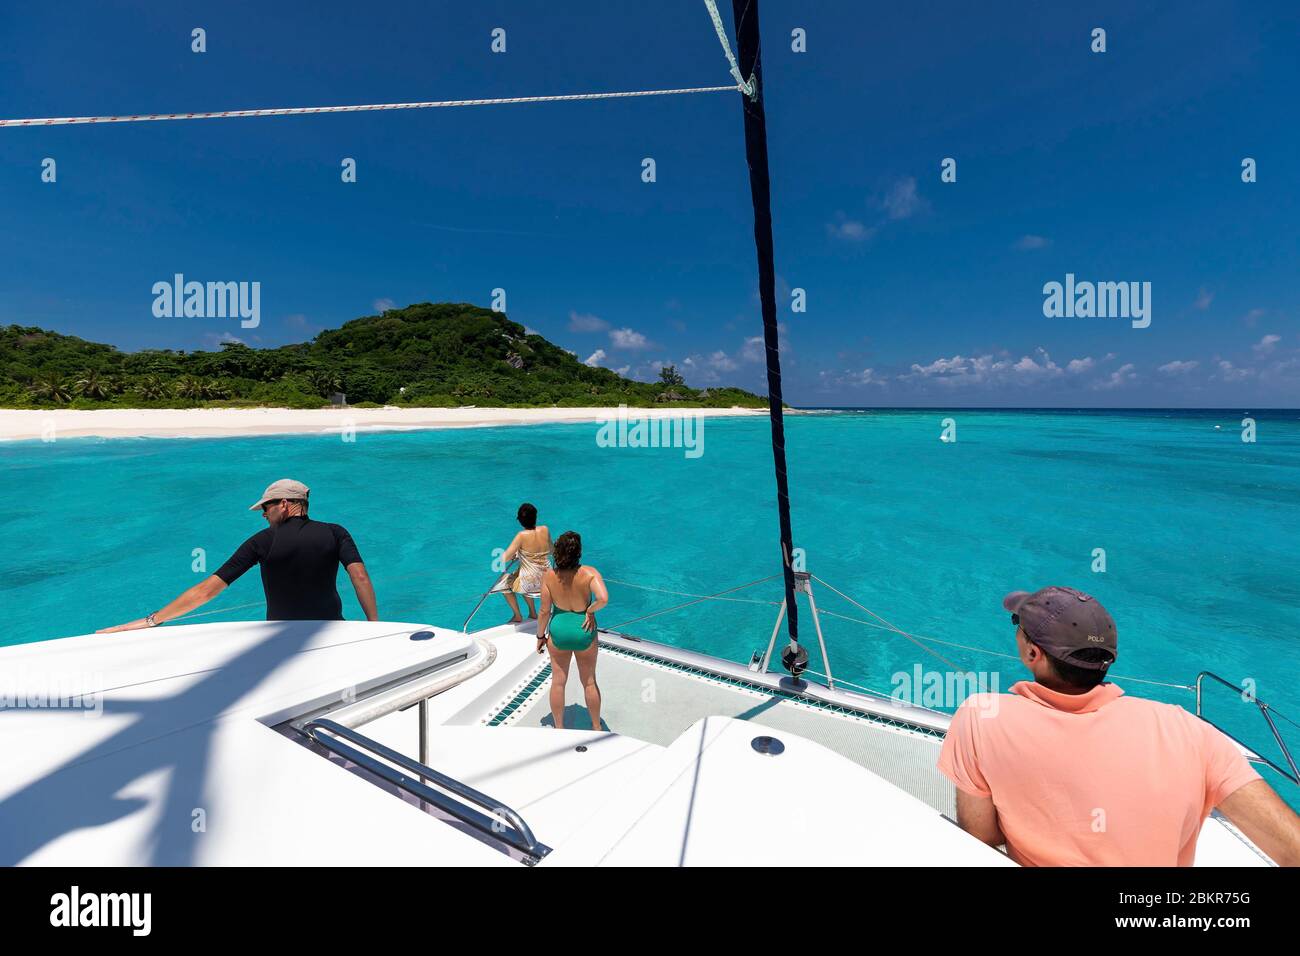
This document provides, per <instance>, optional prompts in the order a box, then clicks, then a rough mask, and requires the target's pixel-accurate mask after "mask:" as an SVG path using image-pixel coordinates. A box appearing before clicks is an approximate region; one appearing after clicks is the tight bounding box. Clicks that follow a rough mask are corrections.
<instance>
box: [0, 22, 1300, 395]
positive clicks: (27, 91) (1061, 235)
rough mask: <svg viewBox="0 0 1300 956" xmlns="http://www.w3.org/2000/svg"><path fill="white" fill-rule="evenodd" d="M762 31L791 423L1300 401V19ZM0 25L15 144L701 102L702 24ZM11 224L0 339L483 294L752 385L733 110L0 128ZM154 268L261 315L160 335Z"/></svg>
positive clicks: (97, 134) (210, 342)
mask: <svg viewBox="0 0 1300 956" xmlns="http://www.w3.org/2000/svg"><path fill="white" fill-rule="evenodd" d="M720 6H721V7H722V8H723V13H724V18H725V20H726V22H727V24H728V27H729V28H730V3H729V2H725V0H724V2H723V3H722V4H720ZM1085 8H1091V9H1090V10H1088V11H1087V12H1085ZM194 27H203V28H204V29H206V31H207V42H208V52H206V53H204V54H195V53H192V52H191V51H190V31H191V29H192V28H194ZM494 27H503V28H504V29H505V30H506V31H507V33H506V37H507V52H506V53H504V54H493V53H492V52H491V50H490V40H491V38H490V32H491V30H492V29H493V28H494ZM796 27H801V28H803V29H805V30H806V31H807V47H808V50H807V52H806V53H802V54H800V53H795V52H792V51H791V49H790V33H791V30H792V29H794V28H796ZM1094 27H1104V28H1105V29H1106V30H1107V47H1108V50H1107V52H1106V53H1104V54H1094V53H1092V52H1091V51H1090V43H1091V39H1090V32H1091V30H1092V29H1093V28H1094ZM763 33H764V44H765V69H766V71H767V94H768V100H767V109H768V123H769V136H770V140H771V153H772V173H773V184H772V185H773V195H774V215H775V224H776V255H777V272H778V275H779V287H780V288H779V293H780V295H781V297H782V298H781V300H780V304H781V305H782V324H783V326H784V330H785V346H786V355H785V362H786V373H787V380H788V382H787V396H788V397H789V398H790V400H792V401H793V402H795V403H797V404H806V405H812V404H842V405H863V404H877V405H914V404H922V405H943V406H948V405H953V406H956V405H1010V406H1015V405H1066V406H1094V405H1097V406H1138V405H1159V406H1163V405H1168V406H1184V405H1225V406H1229V407H1241V408H1242V409H1243V410H1249V409H1250V408H1251V407H1261V406H1265V405H1273V406H1296V405H1297V404H1300V323H1298V322H1297V309H1298V307H1300V301H1298V297H1297V283H1296V275H1297V265H1300V228H1298V224H1300V115H1298V114H1300V108H1298V107H1297V105H1296V88H1297V66H1296V64H1297V62H1300V39H1298V38H1300V6H1297V5H1296V4H1294V3H1290V2H1287V3H1282V2H1227V0H1207V2H1194V0H1189V2H1179V3H1153V4H1147V3H1133V2H1125V3H1091V4H1078V3H1064V2H1042V0H1033V2H999V3H996V4H972V3H969V2H964V0H963V2H958V0H945V2H934V3H908V4H861V3H848V2H829V0H827V2H818V3H795V2H791V0H764V3H763ZM0 35H2V36H3V37H4V40H5V42H4V43H3V44H0V114H2V115H3V116H4V117H6V118H8V117H25V116H51V115H56V116H61V115H69V114H73V115H86V114H111V113H121V112H131V113H134V112H150V111H160V112H173V111H190V110H193V111H201V110H218V109H226V108H250V107H259V106H307V105H327V104H351V103H373V102H389V101H409V100H419V99H442V98H462V97H487V96H511V95H519V94H539V93H567V92H579V91H604V90H630V89H651V88H663V87H679V86H705V85H721V84H725V83H727V82H729V77H728V73H727V69H726V63H725V61H724V59H723V58H722V55H721V50H720V47H719V45H718V42H717V40H716V38H715V36H714V34H713V31H712V28H711V26H710V23H709V20H708V17H707V15H706V13H705V10H704V7H703V4H702V3H701V2H699V0H656V2H654V3H645V2H642V3H633V2H630V0H628V2H625V0H599V2H598V0H581V2H579V0H555V2H547V3H541V2H522V0H513V2H505V0H476V2H474V3H468V2H458V3H448V2H434V0H430V2H422V3H409V4H397V3H392V4H388V3H386V4H355V3H347V4H341V3H331V2H320V3H306V2H301V0H296V2H287V3H274V4H271V3H265V2H261V3H251V2H230V3H222V4H213V3H206V4H200V3H188V2H171V3H166V4H161V3H143V2H138V3H137V2H116V3H112V4H104V3H57V4H22V5H6V7H5V8H4V9H3V10H2V11H0ZM45 157H52V158H54V159H55V160H56V161H57V164H58V166H57V171H58V181H57V183H55V184H46V183H42V182H41V180H40V172H41V161H42V159H44V158H45ZM344 157H352V158H355V159H356V160H357V163H358V182H357V183H355V184H344V183H342V182H341V181H340V162H341V161H342V159H343V158H344ZM645 157H652V158H654V160H655V161H656V164H657V182H654V183H650V184H647V183H643V182H642V181H641V162H642V159H643V158H645ZM945 157H953V158H955V159H956V160H957V182H956V183H943V182H941V181H940V163H941V161H942V160H943V159H944V158H945ZM1244 157H1252V158H1254V159H1256V160H1257V162H1258V182H1256V183H1253V184H1244V183H1242V181H1241V161H1242V159H1243V158H1244ZM0 200H2V202H3V214H4V219H5V228H4V230H3V233H0V322H3V323H6V324H7V323H11V322H12V323H20V324H25V325H39V326H44V327H46V328H52V329H55V330H58V331H61V332H66V333H71V334H76V335H80V336H83V337H86V338H90V339H94V340H99V341H106V342H111V343H113V344H115V345H118V346H120V347H122V348H126V349H137V348H142V347H147V346H156V347H173V348H186V349H193V348H201V347H208V348H211V347H214V343H216V342H217V341H219V340H220V339H221V338H223V337H228V336H231V335H235V336H238V337H240V338H241V339H243V340H245V341H247V342H249V344H253V345H278V344H283V343H287V342H294V341H301V340H303V339H305V338H308V337H310V335H311V334H313V333H314V332H315V331H316V330H319V329H322V328H328V327H333V326H337V325H339V324H340V323H342V322H344V321H346V320H348V319H351V318H355V317H356V316H358V315H366V314H371V313H373V312H375V311H376V310H377V309H378V308H383V307H384V305H385V303H394V304H397V305H404V304H407V303H409V302H415V301H425V300H431V301H439V300H454V301H468V302H475V303H479V304H482V305H487V304H489V297H490V294H491V290H492V289H493V288H496V287H501V288H504V289H505V290H506V293H507V306H508V312H509V314H510V316H511V318H513V319H515V320H516V321H519V322H521V323H524V324H525V325H527V326H529V327H530V328H533V329H535V330H537V331H539V332H541V333H542V334H544V335H546V336H547V337H548V338H550V339H552V340H554V341H556V342H558V343H559V344H561V345H563V346H565V347H566V348H569V349H571V350H573V351H574V352H575V353H576V354H578V356H579V357H580V358H582V359H584V360H586V359H589V358H590V359H591V360H592V361H598V362H600V363H602V364H605V365H607V366H609V367H611V368H616V369H620V370H621V369H623V368H626V369H627V373H628V374H632V375H635V376H638V377H642V378H647V377H652V376H653V375H654V371H655V368H656V366H657V363H661V362H671V363H675V364H677V365H678V366H679V368H683V369H684V370H685V372H686V375H687V379H688V381H689V382H690V383H691V384H694V385H706V384H710V383H714V382H720V381H721V382H727V383H733V384H738V385H743V386H746V387H750V388H754V389H761V387H762V384H763V377H762V369H761V364H760V363H759V362H758V361H757V359H758V357H759V350H758V349H756V348H755V347H754V343H753V342H752V341H751V340H752V339H754V337H756V336H758V335H760V334H761V328H760V320H759V316H758V302H757V296H756V279H755V275H756V270H755V262H754V250H753V243H752V218H751V216H752V214H751V209H750V206H749V192H748V182H747V178H746V168H745V163H744V148H743V132H742V126H741V120H740V107H739V103H738V102H737V99H736V97H735V96H733V95H732V94H707V95H697V96H690V97H684V96H683V97H665V98H659V99H653V100H651V99H645V100H622V101H611V102H587V103H574V104H556V105H530V106H509V107H490V108H477V109H465V110H438V111H410V112H400V113H369V114H350V115H333V116H318V117H301V118H297V117H295V118H284V119H254V120H219V121H204V122H185V123H146V124H131V125H124V126H115V127H91V126H71V127H62V128H44V129H0ZM177 272H180V273H183V274H184V275H185V276H186V277H187V278H189V279H197V280H200V281H207V280H221V281H227V280H234V281H237V280H243V281H258V282H260V283H261V287H262V324H261V326H260V327H259V328H257V329H255V330H242V329H240V328H239V327H238V323H237V322H235V321H233V320H221V319H158V318H155V317H154V316H153V314H152V311H151V306H152V302H153V296H152V294H151V291H150V290H151V287H152V285H153V283H155V282H158V281H160V280H170V278H171V277H172V275H173V274H175V273H177ZM1066 273H1074V274H1075V275H1076V276H1077V277H1078V278H1079V279H1080V280H1085V279H1086V280H1093V281H1139V282H1150V283H1151V289H1152V292H1151V306H1152V308H1151V318H1152V322H1151V325H1150V327H1149V328H1146V329H1134V328H1132V327H1131V324H1130V322H1129V321H1127V320H1124V319H1099V318H1091V319H1083V318H1046V317H1045V316H1044V315H1043V308H1042V306H1043V292H1042V288H1043V284H1044V283H1046V282H1049V281H1053V280H1055V281H1064V278H1065V275H1066ZM791 288H803V289H805V290H806V292H807V303H808V308H807V312H806V313H798V314H796V313H793V312H791V310H790V307H789V303H790V299H789V290H790V289H791ZM1072 363H1073V364H1072Z"/></svg>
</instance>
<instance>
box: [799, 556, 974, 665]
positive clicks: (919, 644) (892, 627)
mask: <svg viewBox="0 0 1300 956" xmlns="http://www.w3.org/2000/svg"><path fill="white" fill-rule="evenodd" d="M813 580H814V581H816V582H817V583H818V584H820V585H822V587H825V588H828V589H829V590H831V591H833V592H834V593H836V594H838V595H839V596H840V597H842V598H844V600H846V601H848V602H849V603H850V604H852V605H853V606H854V607H857V608H859V609H861V610H863V611H866V612H867V613H868V614H870V615H871V616H872V617H874V618H875V619H876V620H878V621H880V622H881V623H883V624H887V625H889V628H890V630H893V631H896V632H897V633H899V634H901V635H903V636H904V637H905V638H907V639H908V640H909V641H911V642H912V643H913V644H915V645H916V646H917V647H919V648H921V650H923V651H925V652H926V653H927V654H933V655H934V656H935V657H937V658H938V659H939V660H941V661H943V662H944V663H945V664H947V665H948V666H949V667H951V668H952V669H953V670H954V671H956V672H957V673H959V674H964V673H966V668H964V667H960V666H958V665H957V664H954V663H953V662H952V661H950V660H948V658H946V657H944V656H943V655H942V654H940V653H939V652H938V651H936V650H934V648H932V647H928V646H927V645H925V644H923V643H922V642H921V641H919V640H917V639H916V638H915V637H913V636H912V635H911V634H908V633H907V631H905V630H903V629H902V628H901V627H898V626H896V625H894V624H890V623H889V622H888V621H886V620H885V619H884V618H883V617H881V616H880V615H879V614H877V613H876V612H875V611H873V610H871V608H869V607H866V606H865V605H863V604H859V603H858V602H857V601H855V600H853V598H851V597H849V596H848V595H847V594H845V593H844V592H843V591H841V590H839V589H838V588H836V587H833V586H832V585H830V584H827V583H826V582H825V581H823V580H822V579H821V578H819V577H817V575H815V574H814V575H813Z"/></svg>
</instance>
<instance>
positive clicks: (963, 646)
mask: <svg viewBox="0 0 1300 956" xmlns="http://www.w3.org/2000/svg"><path fill="white" fill-rule="evenodd" d="M818 580H820V579H818ZM822 583H823V584H825V582H824V581H823V582H822ZM826 586H827V587H830V585H829V584H827V585H826ZM832 590H834V589H833V588H832ZM819 610H820V612H821V614H822V615H823V616H825V617H837V618H839V619H840V620H841V621H852V622H853V623H854V624H861V625H863V626H864V627H874V628H877V629H878V630H881V631H897V630H898V629H897V628H894V627H885V626H884V625H883V624H876V623H875V622H874V621H864V620H862V618H860V617H849V616H848V615H847V614H837V613H836V612H835V611H828V610H826V609H825V608H820V609H819ZM912 636H913V637H915V638H916V639H917V640H920V641H929V642H930V643H931V644H942V645H943V646H945V647H956V648H959V649H960V650H963V651H975V652H976V653H979V654H988V655H989V656H990V657H1002V658H1005V659H1006V660H1009V661H1018V660H1020V658H1019V657H1017V656H1016V655H1015V654H1005V653H1003V652H1002V651H991V650H989V649H988V648H987V647H976V646H974V645H972V644H958V643H956V642H955V641H943V640H940V639H939V638H937V637H926V636H924V635H912ZM1108 676H1109V677H1110V678H1111V679H1112V680H1127V681H1133V682H1134V683H1138V684H1155V685H1157V686H1159V687H1172V688H1173V689H1175V690H1196V688H1195V687H1190V686H1188V685H1187V684H1171V683H1169V682H1168V681H1163V680H1149V679H1147V678H1145V677H1125V676H1124V675H1122V674H1110V675H1108ZM836 681H837V682H839V678H838V677H837V678H836Z"/></svg>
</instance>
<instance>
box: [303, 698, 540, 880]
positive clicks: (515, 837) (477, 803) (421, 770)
mask: <svg viewBox="0 0 1300 956" xmlns="http://www.w3.org/2000/svg"><path fill="white" fill-rule="evenodd" d="M302 730H303V733H305V734H306V735H307V736H308V737H309V738H310V739H311V740H312V741H314V742H315V743H317V744H319V745H320V746H322V747H324V748H325V749H326V750H329V751H331V752H332V753H335V754H337V755H338V756H340V757H343V758H344V759H346V760H350V761H351V762H352V763H354V764H356V765H357V766H358V767H361V768H363V769H365V770H367V771H369V772H370V773H372V774H374V775H375V776H377V777H379V778H381V779H383V780H385V781H387V782H388V783H391V784H392V785H393V786H395V787H397V788H398V789H399V790H402V791H405V792H406V793H409V794H411V796H413V797H416V798H417V799H419V800H420V801H421V802H422V803H424V804H428V805H430V806H433V807H436V808H438V809H439V810H441V811H442V812H443V813H446V814H447V815H449V816H451V817H453V818H455V819H457V820H459V821H461V822H462V823H464V824H466V825H468V826H470V827H473V828H474V829H475V830H478V831H479V832H480V833H482V834H484V835H485V836H487V837H489V838H490V839H492V840H494V841H497V842H500V843H504V844H506V845H507V846H509V847H511V848H513V849H514V850H517V851H518V852H519V853H521V854H522V855H523V862H524V863H526V864H528V865H529V866H532V865H533V864H535V863H537V862H538V861H540V860H541V859H542V857H544V856H546V855H547V854H548V853H550V852H551V850H550V847H548V846H546V845H544V844H542V843H540V842H538V840H537V838H536V837H535V836H534V835H533V831H532V830H531V829H530V828H529V826H528V824H527V823H525V822H524V819H523V817H521V816H520V815H519V814H518V813H517V812H515V811H514V810H512V809H511V808H510V807H508V806H506V805H505V804H503V803H502V802H501V801H499V800H494V799H493V798H492V797H489V796H488V795H487V794H485V793H482V792H481V791H478V790H475V789H474V788H473V787H471V786H469V785H468V784H466V783H462V782H461V781H459V780H457V779H456V778H454V777H449V776H447V775H446V774H445V773H441V772H439V771H437V770H435V769H433V768H432V767H430V766H428V765H426V764H423V763H420V762H419V761H418V760H413V759H412V758H410V757H408V756H406V755H405V754H402V753H399V752H397V751H396V750H393V749H392V748H391V747H386V746H384V745H383V744H381V743H379V741H377V740H373V739H371V738H370V737H367V736H365V735H364V734H361V733H358V732H357V731H355V730H352V729H351V728H348V727H344V726H343V725H342V724H340V723H338V722H337V721H333V720H329V719H326V718H319V719H317V720H313V721H311V722H310V723H307V724H305V725H304V726H303V728H302ZM377 758H382V759H377ZM384 761H387V763H385V762H384ZM393 764H396V766H392V765H393ZM399 768H400V769H399ZM426 781H428V782H426ZM430 783H432V784H433V786H430V785H429V784H430ZM435 787H436V788H439V789H435ZM457 798H458V799H457ZM467 804H473V806H469V805H467ZM476 807H477V808H479V809H476ZM482 811H487V812H486V813H485V812H482Z"/></svg>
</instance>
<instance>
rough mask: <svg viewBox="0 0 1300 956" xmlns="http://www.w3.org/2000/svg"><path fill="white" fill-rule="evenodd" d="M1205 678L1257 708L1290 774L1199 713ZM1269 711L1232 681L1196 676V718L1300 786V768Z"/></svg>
mask: <svg viewBox="0 0 1300 956" xmlns="http://www.w3.org/2000/svg"><path fill="white" fill-rule="evenodd" d="M1207 677H1208V678H1210V679H1211V680H1215V681H1218V682H1219V683H1220V684H1222V685H1223V686H1224V687H1227V688H1229V689H1231V690H1234V691H1236V692H1237V693H1238V694H1240V695H1241V699H1242V701H1243V702H1245V703H1251V704H1254V705H1255V706H1256V707H1258V708H1259V712H1260V713H1261V714H1263V716H1264V721H1265V723H1267V724H1268V729H1269V730H1270V731H1272V733H1273V739H1274V740H1275V741H1276V742H1277V745H1278V747H1279V748H1280V749H1281V751H1282V756H1283V758H1284V759H1285V760H1286V762H1287V765H1288V766H1289V767H1290V768H1291V772H1290V773H1288V772H1287V771H1285V770H1283V769H1282V768H1281V767H1279V766H1278V765H1277V764H1275V763H1274V762H1273V761H1271V760H1269V759H1268V758H1267V757H1265V756H1263V755H1262V754H1260V753H1258V752H1256V751H1255V748H1254V747H1251V746H1250V745H1249V744H1246V743H1243V742H1242V741H1240V740H1237V738H1236V737H1233V735H1232V734H1229V733H1228V732H1227V731H1226V730H1224V729H1223V728H1222V727H1219V725H1218V724H1215V723H1214V721H1212V720H1210V719H1209V718H1208V717H1206V716H1205V715H1204V714H1203V713H1202V712H1201V684H1202V683H1203V682H1204V680H1205V678H1207ZM1270 709H1271V708H1270V707H1269V706H1268V704H1266V703H1264V702H1263V701H1262V700H1260V699H1259V698H1258V697H1256V696H1255V695H1254V693H1252V692H1251V691H1248V690H1247V689H1246V688H1244V687H1238V686H1237V685H1236V684H1234V683H1232V681H1229V680H1224V679H1223V678H1222V677H1220V676H1219V675H1218V674H1215V673H1213V672H1212V671H1201V672H1200V673H1199V674H1197V675H1196V716H1197V717H1200V718H1201V719H1202V720H1204V721H1206V722H1207V723H1210V724H1213V725H1214V726H1215V727H1217V728H1218V729H1219V731H1220V732H1222V733H1224V734H1226V735H1227V736H1228V737H1231V738H1232V739H1233V740H1235V741H1236V742H1237V743H1239V744H1241V746H1243V747H1245V748H1246V749H1247V750H1249V751H1251V752H1252V753H1254V754H1255V758H1256V759H1257V761H1258V762H1259V763H1263V764H1266V765H1268V766H1269V767H1272V768H1273V769H1274V770H1276V771H1277V772H1278V773H1280V774H1281V775H1282V776H1284V777H1286V778H1287V779H1288V780H1290V781H1291V782H1292V783H1295V784H1300V768H1297V766H1296V762H1295V758H1294V757H1292V756H1291V749H1290V748H1289V747H1288V746H1287V745H1286V741H1285V740H1283V739H1282V735H1281V734H1280V733H1279V732H1278V729H1277V724H1275V723H1274V722H1273V715H1272V714H1270V713H1269V710H1270Z"/></svg>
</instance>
